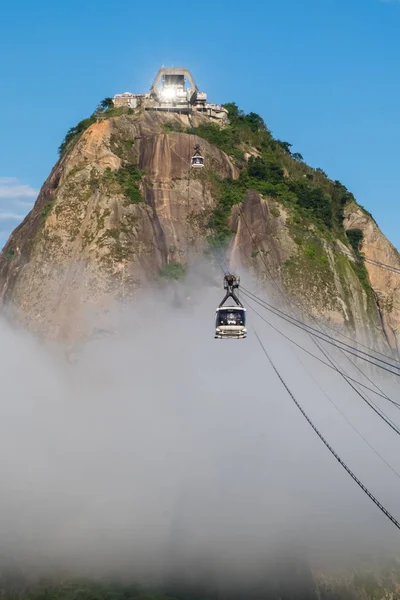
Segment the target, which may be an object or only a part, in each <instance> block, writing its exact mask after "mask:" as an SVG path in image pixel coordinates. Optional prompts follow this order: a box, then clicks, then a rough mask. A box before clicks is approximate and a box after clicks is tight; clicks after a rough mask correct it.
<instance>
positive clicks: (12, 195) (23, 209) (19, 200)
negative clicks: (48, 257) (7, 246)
mask: <svg viewBox="0 0 400 600" xmlns="http://www.w3.org/2000/svg"><path fill="white" fill-rule="evenodd" d="M38 192H39V191H38V190H36V189H35V188H33V187H32V186H31V185H29V184H26V183H22V182H21V181H19V179H17V178H16V177H0V221H1V222H2V227H3V230H4V231H3V232H2V236H1V239H2V240H3V239H4V238H7V237H8V236H9V235H10V233H11V231H12V230H13V228H14V227H15V226H16V225H17V224H18V223H19V222H21V221H22V220H23V219H24V217H25V216H26V213H27V212H28V211H29V210H30V209H31V208H32V206H33V204H34V201H35V200H36V197H37V195H38Z"/></svg>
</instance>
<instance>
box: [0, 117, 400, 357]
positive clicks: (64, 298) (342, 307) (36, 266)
mask: <svg viewBox="0 0 400 600" xmlns="http://www.w3.org/2000/svg"><path fill="white" fill-rule="evenodd" d="M207 123H209V121H208V119H207V117H202V116H197V117H196V116H195V117H193V118H192V119H191V120H190V122H189V120H188V118H187V117H186V116H179V115H177V114H156V113H149V112H142V113H141V114H136V115H133V114H122V115H121V116H118V117H113V118H110V119H107V120H103V121H99V122H97V123H94V124H93V125H91V126H90V127H89V128H88V129H87V130H86V131H85V132H84V133H83V134H82V135H81V137H80V138H79V139H78V141H76V143H75V144H73V145H72V146H71V147H69V149H68V151H67V152H66V153H65V155H64V156H63V157H62V158H61V159H60V160H59V162H58V163H57V165H56V166H55V167H54V169H53V171H52V173H51V174H50V176H49V178H48V179H47V181H46V182H45V184H44V185H43V187H42V190H41V192H40V194H39V197H38V199H37V201H36V203H35V206H34V208H33V209H32V211H31V212H30V213H29V215H28V216H27V217H26V219H25V220H24V221H23V223H22V224H21V225H20V226H19V227H17V229H16V230H15V231H14V232H13V233H12V235H11V237H10V239H9V241H8V242H7V244H6V246H5V247H4V249H3V252H2V253H1V256H0V302H1V305H2V307H3V310H7V311H9V312H11V314H12V316H13V318H14V319H16V320H17V321H18V322H19V323H21V324H22V325H23V326H26V327H27V328H29V329H30V330H31V331H33V332H36V333H39V334H41V335H43V336H45V337H47V338H52V339H58V340H63V341H66V342H68V343H72V342H73V341H75V340H77V339H80V338H82V337H85V336H86V335H87V334H88V332H89V333H90V330H91V329H92V328H94V327H102V326H103V325H104V324H105V320H104V319H105V318H106V314H107V310H108V309H109V308H110V307H111V306H112V304H113V302H115V301H130V300H131V299H132V298H134V296H135V294H136V293H137V291H138V289H139V288H140V287H143V286H148V285H152V284H155V283H157V281H158V280H159V277H160V272H161V273H163V272H164V273H166V274H167V275H172V276H174V273H178V274H179V273H181V272H182V270H183V267H184V266H185V264H186V262H187V258H188V256H195V255H196V254H197V255H199V254H203V252H204V250H205V249H206V248H207V247H208V243H207V241H206V240H207V234H209V233H210V231H209V230H207V223H209V221H210V216H211V215H212V214H213V211H215V209H216V207H217V205H218V202H220V193H219V191H218V185H219V184H218V182H221V181H223V180H225V179H228V180H231V181H232V180H236V179H237V178H238V177H239V173H240V168H239V167H238V165H237V162H236V161H235V159H233V158H232V157H229V156H228V155H227V154H226V153H224V152H223V151H222V150H220V149H218V148H217V147H216V146H215V145H213V144H211V143H209V142H207V141H206V140H205V139H199V138H197V136H196V135H192V134H188V133H181V132H180V131H182V130H184V128H187V127H199V126H200V127H201V126H202V125H204V124H207ZM196 143H200V145H201V149H202V154H203V155H204V157H205V161H206V167H205V168H204V169H203V170H202V171H201V172H200V173H199V172H194V170H193V169H191V168H190V158H191V156H192V154H193V151H194V146H195V144H196ZM251 152H253V154H254V155H257V153H258V151H257V149H255V148H254V149H253V150H252V151H251ZM251 152H250V153H249V154H247V157H248V156H250V155H251ZM292 217H293V214H292V211H291V208H290V206H288V205H285V204H284V203H283V204H282V203H280V202H278V201H277V200H276V199H275V200H273V199H272V198H270V197H268V195H265V194H264V195H263V196H262V195H261V194H260V193H259V192H256V191H251V190H250V191H248V192H247V195H245V200H244V201H243V203H242V204H240V205H237V206H234V207H233V211H232V215H231V217H230V220H229V227H230V228H231V230H232V232H233V238H232V240H231V242H230V251H231V256H232V265H233V266H235V265H236V266H239V265H241V266H244V267H246V268H250V269H253V271H254V272H255V273H256V274H257V276H258V277H260V278H261V279H264V280H267V279H268V278H270V277H271V276H273V277H277V278H278V279H279V281H280V282H281V284H282V285H283V286H284V287H285V288H286V290H287V291H289V292H290V293H291V294H292V295H294V296H295V297H296V298H297V299H298V300H299V301H300V302H301V303H302V304H303V305H306V307H307V309H309V310H310V311H312V312H313V313H314V314H315V315H316V316H318V317H323V318H326V319H328V320H330V321H332V322H333V323H335V324H336V325H338V326H341V325H342V326H350V327H351V328H352V329H353V330H355V331H356V332H361V331H364V339H365V335H366V336H367V339H368V338H370V339H368V341H371V342H375V343H376V340H378V345H381V346H382V347H383V346H385V344H386V343H387V342H386V336H387V338H388V340H389V343H390V345H391V346H392V348H396V347H397V344H398V338H399V335H400V333H399V332H400V329H399V327H400V299H399V286H400V278H399V276H398V275H395V274H391V273H390V272H387V271H382V270H381V269H379V268H378V267H374V266H371V265H367V269H368V275H369V278H370V284H371V285H370V286H363V285H362V282H360V277H359V276H358V275H357V272H356V270H355V269H354V264H353V262H352V260H351V258H349V256H348V254H349V246H348V245H345V243H344V242H343V240H340V239H335V237H334V236H331V237H330V238H329V239H328V238H325V237H324V236H322V237H321V232H318V231H317V230H314V229H313V228H312V227H311V228H308V229H307V230H306V231H305V232H304V231H303V232H302V233H299V232H297V231H296V229H295V228H291V223H292V222H293V219H292ZM344 224H345V227H346V228H347V229H353V228H359V229H362V230H363V232H364V236H365V237H364V246H363V248H362V250H363V252H364V253H365V255H366V256H367V257H371V258H374V260H378V261H382V262H385V263H389V264H393V265H395V266H399V267H400V257H399V255H398V253H397V252H396V251H395V250H394V248H393V246H391V244H390V243H389V242H388V241H387V240H386V238H384V236H383V235H382V233H381V232H380V231H379V229H378V227H377V226H376V225H375V224H374V222H373V220H372V219H371V218H370V217H369V216H367V215H366V214H365V213H364V212H363V211H362V210H361V209H360V208H359V207H358V205H357V204H355V203H353V204H351V203H350V204H349V205H348V206H346V214H345V222H344ZM180 265H181V267H179V266H180ZM179 269H180V270H179ZM88 313H90V316H88ZM382 322H383V324H384V328H385V331H383V329H382ZM365 331H366V334H365Z"/></svg>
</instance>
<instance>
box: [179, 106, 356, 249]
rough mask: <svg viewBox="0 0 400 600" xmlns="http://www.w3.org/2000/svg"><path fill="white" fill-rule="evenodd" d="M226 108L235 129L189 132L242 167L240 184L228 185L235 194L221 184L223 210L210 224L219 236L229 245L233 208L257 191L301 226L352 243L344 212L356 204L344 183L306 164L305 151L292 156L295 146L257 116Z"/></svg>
mask: <svg viewBox="0 0 400 600" xmlns="http://www.w3.org/2000/svg"><path fill="white" fill-rule="evenodd" d="M224 106H225V108H226V109H227V110H228V114H229V121H230V123H229V125H226V126H224V127H219V126H218V125H216V124H213V123H210V124H202V125H200V126H199V127H196V128H194V129H190V130H187V132H190V133H194V134H196V135H198V136H199V137H202V138H204V139H206V140H207V141H209V142H210V143H212V144H214V145H216V146H217V147H219V148H220V149H221V150H223V151H224V152H226V153H227V154H229V155H230V156H232V157H234V158H235V160H236V164H237V166H238V167H239V168H240V175H239V179H238V180H237V181H235V182H229V183H228V184H227V187H228V188H229V189H230V190H233V192H232V193H231V192H229V193H228V192H227V190H226V188H224V187H223V186H222V184H221V182H220V186H219V198H220V201H219V205H218V207H217V209H216V210H215V211H214V214H213V215H212V219H211V220H210V227H211V223H212V222H214V223H215V228H214V237H216V238H217V239H218V240H220V241H226V239H227V238H228V237H229V235H230V232H229V227H228V225H227V223H228V219H229V215H230V213H231V209H232V206H233V204H236V203H240V202H242V201H243V199H244V198H245V195H246V191H247V190H249V189H254V190H256V191H258V192H259V193H260V194H262V195H263V196H269V197H271V198H274V199H276V200H277V201H278V202H281V203H282V204H283V205H287V206H288V207H290V208H291V213H292V214H293V215H294V219H295V221H296V222H297V223H298V224H299V223H301V224H302V225H303V226H308V225H310V224H313V225H314V226H315V227H316V228H317V229H319V230H321V231H322V232H327V231H331V232H332V233H334V234H335V236H336V237H339V238H340V239H342V240H343V241H346V237H345V232H344V229H343V219H344V207H345V206H346V204H348V203H349V202H351V201H354V196H353V195H352V194H351V193H350V192H349V191H348V190H347V189H346V187H345V186H344V185H343V184H341V183H340V181H332V180H331V179H329V178H328V176H327V175H326V173H325V172H324V171H323V170H322V169H320V168H316V169H313V168H311V167H309V166H308V165H306V164H305V163H304V158H303V156H302V155H301V154H300V153H299V152H294V153H292V150H291V148H292V145H291V144H290V143H289V142H287V141H282V140H278V139H275V138H274V137H273V135H272V134H271V132H270V131H269V129H268V127H267V126H266V124H265V123H264V121H263V119H262V118H261V117H260V116H259V115H257V114H256V113H253V112H251V113H249V114H244V112H243V111H241V110H240V109H239V108H238V106H237V105H236V104H235V103H233V102H230V103H228V104H224ZM254 150H256V151H257V156H250V158H249V160H248V161H246V160H245V158H244V155H245V152H248V153H250V154H254ZM232 194H233V195H232ZM233 196H234V198H233Z"/></svg>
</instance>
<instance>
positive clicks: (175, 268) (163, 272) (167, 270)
mask: <svg viewBox="0 0 400 600" xmlns="http://www.w3.org/2000/svg"><path fill="white" fill-rule="evenodd" d="M185 274H186V269H185V267H184V266H183V265H181V264H180V263H173V262H171V263H168V264H167V265H165V267H162V269H160V277H161V278H162V279H168V280H170V281H178V280H179V279H182V278H183V277H184V276H185Z"/></svg>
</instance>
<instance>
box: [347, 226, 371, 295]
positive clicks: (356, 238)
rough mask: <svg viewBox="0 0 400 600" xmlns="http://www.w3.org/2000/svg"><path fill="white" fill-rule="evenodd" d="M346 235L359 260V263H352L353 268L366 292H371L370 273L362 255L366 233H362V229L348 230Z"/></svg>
mask: <svg viewBox="0 0 400 600" xmlns="http://www.w3.org/2000/svg"><path fill="white" fill-rule="evenodd" d="M346 235H347V238H348V240H349V243H350V246H351V247H352V248H353V251H354V254H355V256H356V260H357V262H355V263H353V262H352V263H351V267H352V269H353V271H354V272H355V273H356V275H357V277H358V279H359V280H360V283H361V285H362V286H363V288H364V289H365V291H366V292H371V284H370V282H369V278H368V271H367V269H366V267H365V264H364V262H363V254H362V253H361V246H362V242H363V239H364V232H363V231H362V229H348V230H347V231H346Z"/></svg>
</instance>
